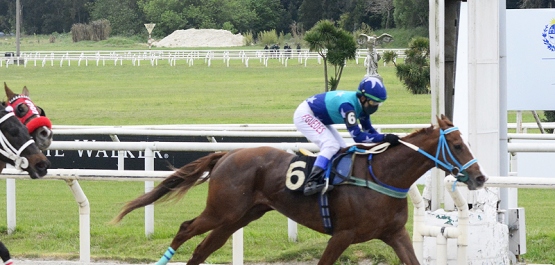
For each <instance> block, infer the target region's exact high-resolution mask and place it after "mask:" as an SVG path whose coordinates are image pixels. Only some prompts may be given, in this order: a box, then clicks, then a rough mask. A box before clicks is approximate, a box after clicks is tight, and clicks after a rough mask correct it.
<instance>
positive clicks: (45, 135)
mask: <svg viewBox="0 0 555 265" xmlns="http://www.w3.org/2000/svg"><path fill="white" fill-rule="evenodd" d="M39 135H40V136H41V137H43V138H49V137H50V135H52V132H51V131H50V130H48V129H42V130H40V131H39Z"/></svg>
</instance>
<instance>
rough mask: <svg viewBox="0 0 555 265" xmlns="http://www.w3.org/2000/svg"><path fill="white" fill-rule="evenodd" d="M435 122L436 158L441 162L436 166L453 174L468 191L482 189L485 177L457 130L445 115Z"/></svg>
mask: <svg viewBox="0 0 555 265" xmlns="http://www.w3.org/2000/svg"><path fill="white" fill-rule="evenodd" d="M437 121H438V125H439V134H440V135H439V141H438V147H437V153H436V158H439V159H440V160H441V161H442V162H439V163H438V164H439V165H440V166H441V168H442V169H443V170H445V171H446V172H447V173H451V174H453V176H455V177H456V178H457V180H458V181H461V182H464V183H465V184H466V185H467V186H468V189H469V190H475V189H479V188H481V187H483V186H484V183H485V182H486V181H487V177H486V176H485V174H484V173H482V170H481V169H480V165H479V164H478V163H477V162H476V161H477V160H476V159H475V158H474V155H473V154H472V151H471V150H470V147H469V145H468V144H467V143H466V142H465V141H464V139H463V138H462V134H461V133H460V131H459V130H458V128H457V127H454V126H453V123H452V122H451V121H450V120H449V119H448V118H447V117H445V115H441V118H439V117H438V119H437Z"/></svg>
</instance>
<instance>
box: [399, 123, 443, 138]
mask: <svg viewBox="0 0 555 265" xmlns="http://www.w3.org/2000/svg"><path fill="white" fill-rule="evenodd" d="M435 129H436V127H435V126H434V125H433V124H432V125H430V127H426V128H422V129H418V130H415V131H414V132H412V133H410V134H408V135H407V136H405V137H403V139H410V138H413V137H416V136H417V135H420V134H429V133H432V132H433V131H434V130H435Z"/></svg>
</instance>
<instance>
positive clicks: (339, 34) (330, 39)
mask: <svg viewBox="0 0 555 265" xmlns="http://www.w3.org/2000/svg"><path fill="white" fill-rule="evenodd" d="M304 40H305V41H306V42H307V43H308V48H309V49H310V51H316V52H318V54H319V55H320V57H322V59H323V60H324V82H325V90H324V91H325V92H327V91H330V89H328V88H329V87H330V86H331V90H332V91H333V90H336V89H337V86H338V85H339V81H340V79H341V74H342V73H343V67H344V66H345V60H349V59H354V58H355V55H356V49H357V46H356V42H355V40H354V38H353V36H352V35H351V34H350V33H348V32H346V31H344V30H342V29H339V28H337V27H335V25H334V24H333V22H331V21H329V20H321V21H319V22H318V23H316V25H314V27H312V29H310V30H309V31H308V32H307V33H306V34H305V36H304ZM328 62H329V63H330V64H331V65H333V66H334V76H333V77H331V78H330V79H329V81H328Z"/></svg>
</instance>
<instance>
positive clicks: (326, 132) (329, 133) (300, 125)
mask: <svg viewBox="0 0 555 265" xmlns="http://www.w3.org/2000/svg"><path fill="white" fill-rule="evenodd" d="M293 123H294V124H295V127H297V130H298V131H299V132H301V133H302V134H303V135H304V136H305V137H306V138H307V139H308V140H309V141H311V142H313V143H315V144H316V145H317V146H318V147H319V148H320V153H319V154H318V155H320V156H323V157H325V158H327V159H331V158H332V157H333V155H335V154H336V153H337V151H339V148H342V147H347V144H346V143H345V140H343V138H342V137H341V135H340V134H339V132H338V131H337V130H336V129H335V128H334V127H333V126H331V125H324V124H323V123H322V122H321V121H320V120H319V119H318V118H316V116H314V113H313V112H312V110H311V109H310V107H309V106H308V103H307V102H306V101H303V103H301V104H300V105H299V106H298V107H297V110H295V114H294V115H293Z"/></svg>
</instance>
